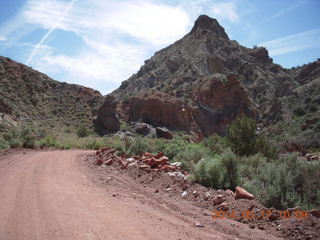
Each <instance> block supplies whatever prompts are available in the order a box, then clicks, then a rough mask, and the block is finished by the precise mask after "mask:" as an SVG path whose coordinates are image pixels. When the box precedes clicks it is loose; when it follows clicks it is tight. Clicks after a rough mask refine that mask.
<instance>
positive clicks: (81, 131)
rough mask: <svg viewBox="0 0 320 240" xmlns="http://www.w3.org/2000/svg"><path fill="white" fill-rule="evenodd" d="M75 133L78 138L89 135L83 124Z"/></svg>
mask: <svg viewBox="0 0 320 240" xmlns="http://www.w3.org/2000/svg"><path fill="white" fill-rule="evenodd" d="M77 135H78V137H80V138H83V137H87V136H88V135H89V130H88V128H86V127H85V126H81V127H79V128H78V130H77Z"/></svg>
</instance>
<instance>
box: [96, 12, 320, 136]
mask: <svg viewBox="0 0 320 240" xmlns="http://www.w3.org/2000/svg"><path fill="white" fill-rule="evenodd" d="M319 65H320V62H319V61H317V62H314V63H311V64H308V65H306V66H303V67H300V68H296V69H291V70H288V69H285V68H282V67H281V66H280V65H278V64H274V63H273V60H272V59H271V58H270V57H269V55H268V51H267V49H265V48H264V47H254V48H252V49H251V48H246V47H244V46H241V45H240V44H238V43H237V42H236V41H234V40H230V39H229V37H228V36H227V34H226V33H225V31H224V29H223V27H221V26H220V25H219V23H218V22H217V20H215V19H212V18H210V17H208V16H205V15H202V16H200V17H199V18H198V19H197V20H196V22H195V24H194V27H193V28H192V30H191V31H190V32H189V33H188V34H187V35H186V36H184V37H183V38H182V39H180V40H178V41H177V42H175V43H174V44H172V45H170V46H168V47H166V48H164V49H162V50H161V51H158V52H156V53H155V54H154V56H152V57H151V58H150V59H148V60H146V61H145V64H144V65H143V66H142V67H141V69H140V70H139V71H138V72H137V73H136V74H134V75H133V76H131V77H130V78H129V79H128V80H126V81H124V82H122V84H121V86H120V87H119V88H118V89H117V90H115V91H114V92H112V93H111V94H109V95H108V97H107V98H106V100H105V103H104V104H103V106H102V107H101V108H100V109H99V114H98V118H97V121H96V126H97V128H98V129H99V130H100V132H101V133H103V134H105V133H109V132H115V131H117V130H119V129H120V125H119V124H116V122H118V121H126V122H138V121H140V122H143V123H147V124H151V125H153V126H164V127H167V128H169V129H170V130H183V131H187V132H190V133H193V134H194V135H197V136H198V137H200V138H203V137H206V136H209V135H211V134H213V133H218V134H222V135H223V134H224V133H225V129H226V126H227V125H228V124H229V123H230V122H231V121H232V120H233V119H234V118H235V117H236V116H237V115H239V114H241V113H244V114H246V115H247V116H250V117H253V118H255V119H257V120H258V122H259V124H260V125H261V126H269V125H271V124H273V123H276V122H277V121H279V120H282V119H289V118H290V117H292V115H291V109H292V105H295V104H297V103H299V102H300V101H301V98H299V92H302V94H303V93H304V92H305V91H304V90H305V89H306V88H308V89H310V91H311V89H313V90H315V89H317V88H314V86H319V76H320V74H319V71H320V68H319ZM308 86H309V87H308ZM300 88H303V89H304V90H303V91H301V90H299V89H300ZM315 91H316V90H315ZM314 100H315V99H311V101H314ZM315 101H317V100H315ZM111 106H112V107H111ZM288 109H289V110H290V111H288ZM317 111H319V110H317ZM106 115H107V116H108V117H106ZM116 125H117V126H116ZM110 126H112V127H110Z"/></svg>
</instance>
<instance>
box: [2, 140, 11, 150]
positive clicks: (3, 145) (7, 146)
mask: <svg viewBox="0 0 320 240" xmlns="http://www.w3.org/2000/svg"><path fill="white" fill-rule="evenodd" d="M9 147H10V146H9V144H8V142H7V141H6V140H4V139H2V138H0V150H2V149H7V148H9Z"/></svg>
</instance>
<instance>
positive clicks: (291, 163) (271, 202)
mask: <svg viewBox="0 0 320 240" xmlns="http://www.w3.org/2000/svg"><path fill="white" fill-rule="evenodd" d="M247 164H249V163H247ZM258 165H259V168H255V171H251V172H250V173H247V174H244V172H243V171H241V174H244V175H243V176H242V177H244V176H245V177H246V178H245V181H244V184H243V186H244V187H245V188H246V189H247V190H249V191H250V192H252V193H253V194H254V195H255V196H256V197H257V198H258V199H259V200H260V201H261V202H262V203H264V205H265V206H266V207H275V208H277V209H286V208H288V207H295V206H300V207H303V208H318V207H319V206H320V190H318V186H319V184H320V177H319V172H320V163H319V162H315V163H312V162H306V161H302V160H299V159H298V158H297V155H296V154H294V153H291V154H286V155H285V156H284V157H283V158H281V159H278V160H277V161H272V162H267V161H266V160H262V159H261V164H258Z"/></svg>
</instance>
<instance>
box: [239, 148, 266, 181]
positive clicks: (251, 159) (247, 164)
mask: <svg viewBox="0 0 320 240" xmlns="http://www.w3.org/2000/svg"><path fill="white" fill-rule="evenodd" d="M266 163H267V158H265V157H264V156H262V155H261V154H260V153H257V154H255V155H251V156H248V157H247V156H243V157H241V158H240V159H239V165H240V166H239V175H240V176H241V178H242V181H245V180H247V179H252V177H254V176H256V175H257V174H258V173H259V171H260V168H263V167H264V165H265V164H266Z"/></svg>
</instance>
